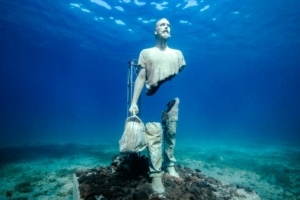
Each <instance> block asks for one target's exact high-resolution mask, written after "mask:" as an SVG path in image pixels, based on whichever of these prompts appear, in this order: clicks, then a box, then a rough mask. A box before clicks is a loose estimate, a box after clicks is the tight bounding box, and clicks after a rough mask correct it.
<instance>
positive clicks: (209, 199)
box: [73, 154, 260, 200]
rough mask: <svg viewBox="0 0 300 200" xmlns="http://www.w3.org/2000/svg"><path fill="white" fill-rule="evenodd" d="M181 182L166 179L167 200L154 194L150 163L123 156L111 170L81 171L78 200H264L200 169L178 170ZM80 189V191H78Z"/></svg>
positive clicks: (76, 181) (76, 185)
mask: <svg viewBox="0 0 300 200" xmlns="http://www.w3.org/2000/svg"><path fill="white" fill-rule="evenodd" d="M175 168H176V171H177V172H178V174H179V175H180V178H174V177H171V176H170V175H169V174H168V173H164V175H163V184H164V187H165V190H166V192H165V194H164V197H159V196H157V195H155V194H152V191H151V180H150V178H149V176H148V159H147V158H146V157H145V156H139V155H138V154H128V155H119V156H116V157H115V158H114V159H113V162H112V163H111V165H110V166H106V167H99V168H94V169H88V170H77V172H76V173H75V176H74V188H75V190H74V195H73V196H74V198H73V199H74V200H99V199H101V200H111V199H114V200H115V199H120V200H121V199H122V200H129V199H136V200H145V199H174V200H176V199H178V200H221V199H224V200H229V199H241V200H244V199H245V200H250V199H251V200H260V197H259V196H258V195H257V194H256V193H255V192H254V191H253V190H251V189H250V188H246V187H241V186H236V185H225V184H222V183H221V182H220V181H218V180H216V179H214V178H211V177H206V176H205V175H203V174H202V173H201V171H200V170H199V169H194V170H192V169H190V168H187V167H183V166H180V165H178V166H175ZM76 188H77V189H78V190H76Z"/></svg>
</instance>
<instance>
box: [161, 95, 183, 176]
mask: <svg viewBox="0 0 300 200" xmlns="http://www.w3.org/2000/svg"><path fill="white" fill-rule="evenodd" d="M178 106H179V99H178V98H175V99H173V100H172V101H170V102H169V103H168V104H167V107H168V108H167V110H166V111H164V112H163V115H162V124H163V125H164V167H165V168H166V171H167V172H169V174H170V175H171V176H174V177H179V175H178V173H177V172H176V171H175V168H174V165H175V162H176V159H175V156H174V149H175V143H176V138H175V137H176V126H177V121H178V110H179V109H178Z"/></svg>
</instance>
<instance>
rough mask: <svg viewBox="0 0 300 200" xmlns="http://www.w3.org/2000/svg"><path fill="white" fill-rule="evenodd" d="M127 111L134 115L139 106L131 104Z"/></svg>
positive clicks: (137, 111)
mask: <svg viewBox="0 0 300 200" xmlns="http://www.w3.org/2000/svg"><path fill="white" fill-rule="evenodd" d="M129 112H130V113H131V114H132V115H136V114H138V113H139V108H138V106H137V105H136V104H131V106H130V108H129Z"/></svg>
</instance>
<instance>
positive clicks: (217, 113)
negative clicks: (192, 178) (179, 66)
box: [0, 0, 300, 145]
mask: <svg viewBox="0 0 300 200" xmlns="http://www.w3.org/2000/svg"><path fill="white" fill-rule="evenodd" d="M0 7H1V14H0V20H1V21H0V22H1V24H0V26H1V32H0V43H1V45H0V48H1V57H0V65H1V69H0V70H1V71H0V87H1V93H0V95H1V96H0V99H1V104H0V110H1V112H0V116H1V120H0V125H1V126H0V127H1V136H0V137H1V142H0V143H1V145H15V144H32V143H49V142H50V143H51V142H54V143H55V142H101V141H108V140H110V141H118V139H119V138H120V135H121V134H122V131H123V127H124V122H125V119H126V116H127V94H126V93H127V69H128V61H129V60H131V59H137V58H138V56H139V52H140V50H141V49H143V48H146V47H151V46H153V45H154V44H155V39H154V33H153V30H154V25H155V21H156V20H158V19H160V18H162V17H166V18H168V19H169V21H170V23H171V35H172V37H171V38H170V40H169V46H170V47H172V48H177V49H180V50H181V51H182V52H183V54H184V56H185V60H186V62H187V66H186V68H185V69H184V71H183V72H182V73H180V74H179V75H178V76H177V77H175V78H174V79H173V80H172V81H170V82H167V83H166V84H165V85H163V86H162V87H161V89H160V90H159V91H158V93H157V95H154V96H153V97H147V96H146V95H145V92H143V94H142V96H141V99H142V105H141V117H142V119H143V120H144V121H153V120H154V121H155V120H156V121H160V112H161V111H162V110H163V109H165V105H166V103H167V102H168V101H169V100H171V99H172V98H174V97H179V98H180V100H181V103H180V109H181V110H180V116H179V117H180V123H179V125H178V138H182V139H183V140H184V139H190V140H192V141H195V142H196V141H197V140H206V139H212V140H217V141H219V140H222V141H224V140H227V141H234V140H236V141H246V142H249V141H251V142H260V143H271V144H272V143H276V144H278V143H279V144H293V145H299V143H300V126H299V122H300V107H299V102H300V92H299V86H300V81H299V77H300V67H299V64H300V56H299V55H300V37H299V34H300V14H299V8H300V2H298V1H293V0H287V1H282V0H275V1H272V2H270V1H266V0H263V1H249V0H245V1H234V0H223V1H215V0H202V1H196V0H185V1H179V0H178V1H168V2H167V1H141V0H139V1H138V0H131V1H130V0H123V1H122V0H119V1H117V0H115V1H102V0H90V1H88V0H85V1H84V0H77V1H72V0H64V1H58V0H57V1H49V0H44V1H35V0H22V1H21V0H17V1H4V0H1V4H0Z"/></svg>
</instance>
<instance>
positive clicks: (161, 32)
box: [154, 18, 171, 39]
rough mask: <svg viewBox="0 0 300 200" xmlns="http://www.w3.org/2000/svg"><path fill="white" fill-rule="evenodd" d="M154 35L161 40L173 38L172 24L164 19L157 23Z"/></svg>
mask: <svg viewBox="0 0 300 200" xmlns="http://www.w3.org/2000/svg"><path fill="white" fill-rule="evenodd" d="M154 34H155V36H156V37H158V38H161V39H168V38H169V37H171V28H170V22H169V21H168V20H167V19H165V18H163V19H160V20H158V21H157V23H156V27H155V31H154Z"/></svg>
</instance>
